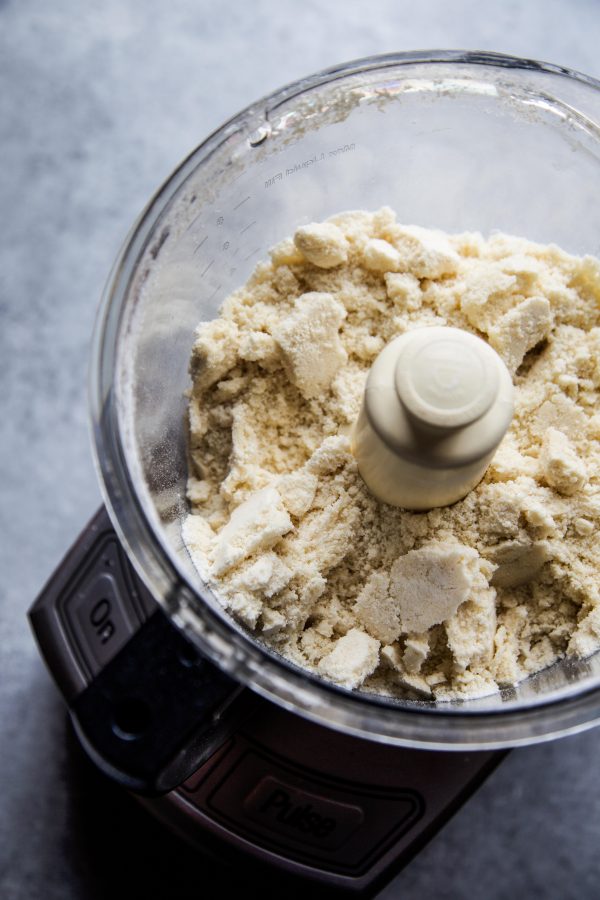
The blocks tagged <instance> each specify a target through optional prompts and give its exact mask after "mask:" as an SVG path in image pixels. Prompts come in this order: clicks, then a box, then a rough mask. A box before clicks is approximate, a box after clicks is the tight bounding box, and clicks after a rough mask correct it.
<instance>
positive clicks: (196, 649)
mask: <svg viewBox="0 0 600 900" xmlns="http://www.w3.org/2000/svg"><path fill="white" fill-rule="evenodd" d="M599 88H600V83H598V82H597V81H595V80H593V79H591V78H588V77H586V76H584V75H580V74H578V73H575V72H571V71H568V70H566V69H563V68H560V67H557V66H552V65H548V64H545V63H538V62H535V61H532V60H524V59H516V58H512V57H508V56H503V55H499V54H493V53H469V52H445V51H434V52H418V53H399V54H390V55H385V56H379V57H374V58H369V59H364V60H360V61H358V62H353V63H349V64H346V65H341V66H337V67H335V68H332V69H328V70H326V71H324V72H321V73H319V74H318V75H315V76H312V77H309V78H306V79H304V80H302V81H299V82H297V83H295V84H292V85H289V86H287V87H285V88H283V89H282V90H279V91H277V92H276V93H274V94H272V95H270V96H269V97H267V98H265V99H263V100H261V101H259V102H257V103H255V104H253V105H252V106H250V107H248V108H247V109H246V110H244V111H243V112H242V113H240V114H239V115H238V116H236V117H235V118H233V119H231V120H230V121H229V122H227V123H226V124H225V125H223V126H222V127H221V128H220V129H218V130H217V131H216V132H215V133H214V134H212V135H211V136H210V137H209V138H207V140H205V141H204V142H203V143H202V144H201V145H200V146H199V147H198V148H197V149H196V150H194V151H193V152H192V153H191V155H190V156H189V157H188V158H187V159H186V160H185V161H184V162H183V163H182V164H181V166H180V167H179V168H178V169H177V170H176V171H175V172H174V174H173V175H172V176H171V177H170V178H169V179H168V181H167V182H166V184H165V185H164V186H163V187H162V188H161V189H160V190H159V192H158V193H157V194H156V195H155V197H154V198H153V199H152V200H151V202H150V203H149V205H148V206H147V208H146V209H145V210H144V212H143V213H142V215H141V216H140V218H139V220H138V221H137V223H136V224H135V226H134V227H133V229H132V231H131V233H130V235H129V237H128V238H127V240H126V242H125V246H124V249H123V250H122V252H121V254H120V256H119V258H118V260H117V262H116V264H115V267H114V270H113V272H112V274H111V277H110V280H109V284H108V287H107V289H106V293H105V296H104V299H103V302H102V306H101V309H100V313H99V317H98V321H97V327H96V333H95V339H94V348H93V356H92V362H91V407H92V418H93V437H94V447H95V455H96V461H97V466H98V472H99V476H100V481H101V485H102V489H103V493H104V501H105V508H103V509H101V510H100V511H99V512H98V513H97V514H96V516H95V517H94V519H93V520H92V522H91V523H90V524H89V525H88V526H87V528H86V529H85V530H84V532H83V534H82V535H81V537H80V538H79V540H78V542H77V543H76V544H75V546H74V547H73V548H72V549H71V550H70V551H69V553H68V554H67V556H66V557H65V559H64V560H63V562H62V563H61V565H60V566H59V568H58V569H57V571H56V572H55V574H54V575H53V576H52V578H51V579H50V581H49V583H48V584H47V585H46V587H45V588H44V590H43V592H42V594H41V595H40V597H39V598H38V600H37V601H36V603H35V604H34V606H33V607H32V609H31V611H30V619H31V624H32V627H33V630H34V633H35V635H36V639H37V641H38V643H39V646H40V649H41V651H42V654H43V656H44V657H45V660H46V662H47V664H48V666H49V668H50V671H51V672H52V674H53V676H54V678H55V680H56V682H57V684H58V686H59V688H60V690H61V692H62V693H63V695H64V697H65V700H66V702H67V704H68V706H69V710H70V713H71V717H72V721H73V723H74V726H75V729H76V731H77V733H78V735H79V737H80V740H81V742H82V744H83V746H84V747H85V749H86V750H87V752H88V753H89V754H90V756H91V757H92V759H93V760H94V761H95V762H96V763H97V764H98V765H99V767H100V768H101V769H102V770H103V771H104V772H105V773H107V774H108V775H109V776H111V777H113V778H114V779H116V780H117V781H118V782H120V783H121V784H123V785H124V786H125V787H126V788H129V789H131V790H133V791H134V792H136V793H138V794H140V795H144V799H143V801H142V802H144V803H145V804H146V805H147V806H148V808H149V809H151V810H152V811H153V812H154V813H156V814H157V815H158V816H159V817H160V818H162V819H163V820H164V821H165V822H167V823H168V824H169V825H170V826H171V827H172V828H174V829H175V830H176V831H178V832H179V833H181V834H182V835H184V836H186V837H187V838H188V839H190V840H192V841H196V842H197V843H198V845H200V846H202V845H203V843H204V840H205V838H207V837H208V836H209V835H210V836H212V837H216V838H217V839H219V841H220V842H221V844H222V846H224V847H229V848H232V849H234V850H236V851H240V852H242V853H243V854H246V855H247V856H249V857H252V858H254V859H255V860H260V861H261V862H263V863H266V864H268V865H270V866H274V867H276V868H278V869H280V870H283V871H285V872H287V873H291V874H293V875H296V876H301V877H304V878H307V879H312V880H313V882H320V883H322V884H323V885H326V886H327V888H328V889H331V890H334V889H341V890H343V891H346V892H348V893H350V894H354V895H359V896H368V895H372V894H373V892H374V891H376V890H377V889H379V887H380V886H381V885H382V884H383V883H385V881H386V880H388V879H389V878H390V877H391V874H392V873H393V872H395V871H397V869H398V868H399V867H400V866H401V865H402V864H404V863H405V862H406V861H407V860H408V859H410V857H411V856H412V855H413V854H414V853H415V852H416V851H417V850H418V848H419V847H420V846H422V844H423V843H424V842H425V841H426V840H427V839H428V838H429V837H430V836H431V835H432V834H433V833H435V831H436V829H437V828H438V827H439V826H440V824H441V823H442V822H443V821H445V820H446V819H447V817H448V816H449V815H450V814H451V812H452V811H453V810H454V809H456V807H457V806H458V805H459V804H460V802H461V801H462V800H463V799H464V798H465V797H466V796H468V795H469V793H470V792H471V791H472V790H474V789H475V788H476V787H477V785H478V784H479V783H480V782H481V780H482V779H483V778H484V777H485V776H486V775H487V773H488V772H489V771H491V770H492V769H493V767H494V766H495V765H496V764H497V763H498V761H499V760H500V759H501V757H502V754H503V752H505V749H506V748H508V747H514V746H519V745H523V744H528V743H532V742H535V741H542V740H549V739H552V738H555V737H558V736H560V735H564V734H568V733H574V732H577V731H579V730H582V729H584V728H588V727H591V726H592V725H594V724H596V722H597V721H598V720H599V719H600V655H599V654H596V655H595V656H593V657H591V658H589V659H586V660H571V659H570V660H563V661H561V662H560V663H557V664H555V665H553V666H551V667H550V668H548V669H546V670H544V671H542V672H539V673H538V674H537V675H534V676H532V677H530V678H528V679H527V680H526V681H524V682H522V683H521V684H519V685H517V686H516V687H510V688H505V689H503V690H502V691H500V692H499V693H497V694H494V695H491V696H487V697H480V698H477V699H472V700H462V701H451V702H443V703H436V702H435V701H426V700H415V699H409V698H407V699H391V698H386V697H382V696H377V695H373V694H367V693H364V692H360V691H349V690H346V689H344V688H341V687H338V686H336V685H333V684H330V683H329V682H327V681H325V680H323V679H321V678H319V677H318V676H316V675H314V674H312V673H310V672H308V671H306V670H303V669H300V668H298V667H296V666H294V665H293V664H292V663H290V662H288V661H287V660H285V659H283V658H282V657H280V656H278V655H277V654H276V653H275V652H274V651H273V650H272V649H270V648H268V647H267V646H265V645H264V644H262V643H260V642H259V641H258V640H257V639H256V638H255V637H254V636H253V635H252V634H250V633H249V632H248V631H246V630H245V629H244V628H243V627H242V626H241V625H239V624H238V623H237V622H235V621H234V620H233V619H232V618H231V617H230V616H229V615H228V614H227V613H226V612H225V610H224V609H223V608H222V606H221V605H220V604H219V602H218V600H217V599H216V598H215V597H214V596H213V595H212V593H211V592H210V590H208V588H207V587H206V586H205V585H204V584H203V583H202V582H201V580H200V578H199V576H198V574H197V573H196V571H195V569H194V568H193V566H192V564H191V561H190V559H189V557H188V555H187V552H186V549H185V547H184V545H183V542H182V538H181V523H182V521H183V518H184V517H185V516H186V515H187V502H186V497H185V485H186V477H187V456H186V440H185V439H186V429H185V424H184V422H185V414H186V408H187V399H186V390H187V389H188V387H189V384H190V382H189V376H188V361H189V357H190V351H191V347H192V343H193V339H194V329H195V327H196V325H197V324H198V322H199V321H200V320H208V319H211V318H214V317H215V316H216V315H217V313H218V310H219V307H220V305H221V304H222V302H223V301H224V299H225V298H226V297H227V296H228V294H229V293H231V291H233V290H234V289H235V288H237V287H238V286H240V285H241V284H243V283H244V282H245V280H246V279H247V277H248V276H249V274H250V272H251V271H252V269H253V268H254V266H255V265H256V264H257V263H258V262H259V261H260V260H262V259H264V258H266V256H267V251H268V249H269V248H270V247H271V246H272V245H274V244H275V243H277V242H278V241H280V240H281V239H282V238H283V237H285V236H287V235H290V234H292V233H293V232H294V230H295V229H296V228H297V227H298V225H301V224H305V223H308V222H311V221H321V220H323V219H326V218H327V217H328V216H331V215H333V214H334V213H338V212H341V211H344V210H350V209H369V210H374V209H377V208H379V207H381V206H384V205H388V206H391V207H392V208H393V209H395V210H396V212H397V214H398V219H399V220H400V221H402V222H406V223H415V224H418V225H422V226H425V227H431V228H437V229H442V230H444V231H448V232H460V231H481V232H483V233H484V234H486V235H487V234H489V233H490V232H493V231H495V230H497V231H503V232H507V233H510V234H517V235H522V236H524V237H527V238H528V239H530V240H534V241H538V242H541V243H556V244H558V245H560V246H561V247H562V248H564V249H565V250H567V251H568V252H571V253H575V254H585V253H592V254H595V255H598V254H599V253H600V245H599V238H598V236H599V235H600V208H599V206H598V203H597V199H596V198H597V195H598V188H599V187H600V131H599V127H600V90H599Z"/></svg>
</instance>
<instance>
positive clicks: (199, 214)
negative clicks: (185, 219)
mask: <svg viewBox="0 0 600 900" xmlns="http://www.w3.org/2000/svg"><path fill="white" fill-rule="evenodd" d="M201 215H202V213H201V212H199V213H198V215H197V216H194V218H193V219H192V221H191V222H190V224H189V225H188V226H187V228H186V229H185V230H186V233H187V232H188V231H190V229H191V228H192V227H193V226H194V225H195V224H196V222H197V221H198V219H199V218H200V216H201Z"/></svg>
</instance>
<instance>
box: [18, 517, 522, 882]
mask: <svg viewBox="0 0 600 900" xmlns="http://www.w3.org/2000/svg"><path fill="white" fill-rule="evenodd" d="M155 615H156V604H155V601H154V600H153V599H152V597H151V596H150V595H149V594H148V592H147V590H146V589H145V587H144V586H143V584H142V583H141V582H140V580H139V579H138V577H137V575H136V574H135V572H134V571H133V569H132V568H131V566H130V564H129V562H128V560H127V557H126V555H125V553H124V551H123V549H122V547H121V546H120V544H119V541H118V538H117V536H116V534H115V532H114V531H113V529H112V525H111V523H110V520H109V518H108V515H107V513H106V511H105V510H104V509H102V510H100V511H99V512H98V513H97V515H96V516H95V517H94V519H93V520H92V522H90V524H89V525H88V527H87V529H86V530H85V531H84V533H83V534H82V536H81V537H80V539H79V540H78V542H77V543H76V544H75V545H74V547H73V548H72V549H71V551H70V552H69V553H68V554H67V556H66V557H65V559H64V560H63V562H62V563H61V565H60V566H59V568H58V569H57V571H56V572H55V573H54V575H53V576H52V578H51V579H50V581H49V582H48V584H47V585H46V587H45V588H44V590H43V592H42V594H41V595H40V597H39V598H38V599H37V601H36V603H35V604H34V606H33V607H32V609H31V611H30V619H31V623H32V627H33V630H34V633H35V635H36V638H37V641H38V643H39V645H40V649H41V651H42V654H43V656H44V658H45V660H46V663H47V665H48V667H49V669H50V671H51V673H52V675H53V677H54V679H55V681H56V682H57V684H58V687H59V688H60V690H61V692H62V693H63V696H64V697H65V699H66V701H67V703H68V704H69V706H70V709H71V711H72V714H75V718H76V717H77V716H76V711H77V710H78V709H79V708H80V707H81V698H82V697H85V696H86V691H87V690H88V689H89V688H90V686H91V685H92V684H97V683H98V675H99V673H100V672H102V671H103V670H105V669H106V670H107V667H109V664H112V667H113V668H114V667H115V666H116V665H118V664H119V654H120V653H121V655H122V651H123V648H124V646H125V644H127V642H128V641H129V639H130V638H131V636H132V635H134V634H136V633H137V632H140V631H141V629H142V628H143V627H144V626H145V625H147V624H148V622H150V621H151V619H152V618H153V617H154V616H155ZM152 662H153V660H150V663H151V664H152ZM89 696H90V695H88V704H89ZM91 696H94V697H95V698H96V699H97V697H98V696H99V695H98V693H96V695H91ZM231 709H232V710H234V714H233V715H234V725H233V727H232V726H231V725H230V727H223V728H222V729H221V731H220V732H219V734H220V739H219V740H213V741H212V743H211V744H210V749H209V750H208V751H206V750H205V752H204V756H203V758H204V761H203V762H202V764H201V765H200V766H199V767H198V768H197V769H196V770H195V771H194V772H193V774H192V775H191V776H189V777H187V778H186V780H185V781H184V782H183V783H182V784H180V785H179V786H178V787H176V788H175V789H173V790H170V791H169V792H167V793H165V794H163V795H162V796H160V797H152V798H141V802H142V803H143V804H144V805H145V806H146V808H147V809H148V810H150V811H151V812H152V813H153V814H155V815H156V816H158V817H159V818H160V819H161V820H162V821H163V822H165V823H166V824H167V825H168V826H169V827H170V828H172V829H173V830H175V831H176V832H177V833H178V834H180V835H181V836H182V837H184V838H185V839H187V840H189V841H190V842H192V843H193V844H195V845H197V846H199V847H201V848H203V849H206V848H207V847H210V848H211V849H212V850H213V852H214V849H215V848H217V852H218V848H219V847H222V848H226V852H227V855H228V859H229V861H230V860H231V855H232V854H234V855H236V854H239V855H240V857H241V860H243V861H240V866H248V867H249V869H250V868H256V867H259V869H263V868H264V867H265V866H267V867H269V871H271V872H273V871H274V870H279V872H280V873H281V877H286V876H290V875H293V876H296V877H299V878H303V879H308V880H310V882H312V883H313V885H315V884H316V883H320V884H321V885H322V886H323V888H327V890H328V896H331V894H332V891H335V890H336V889H337V890H339V891H341V892H343V893H347V894H351V895H354V896H362V897H366V896H374V894H375V893H376V892H377V891H378V890H379V889H380V888H381V887H382V886H383V885H384V884H385V883H387V882H388V881H389V880H390V879H391V878H392V877H393V876H394V875H395V874H396V873H397V872H398V871H399V869H401V868H402V867H403V866H404V865H405V864H406V863H407V862H408V861H409V860H410V859H411V858H412V857H413V856H414V855H415V854H416V853H417V852H418V850H419V849H420V848H421V847H422V846H423V845H424V844H425V843H426V842H427V841H428V840H429V839H430V838H431V837H432V836H433V835H434V834H435V833H436V832H437V831H438V830H439V828H440V827H441V826H442V825H443V824H444V823H445V822H446V821H447V820H448V818H449V817H450V816H451V815H452V814H453V813H454V812H455V811H456V810H457V809H458V808H459V807H460V806H461V804H462V803H463V802H464V801H465V800H466V799H467V798H468V797H469V796H470V795H471V793H472V792H473V791H474V790H475V789H476V788H477V787H478V786H479V785H480V784H481V783H482V781H483V780H484V779H485V778H486V777H487V775H488V774H489V773H490V772H491V771H493V769H494V768H495V767H496V766H497V765H498V763H499V762H500V761H501V760H502V758H503V757H504V755H505V751H487V752H475V753H465V752H439V751H424V750H412V749H405V748H402V747H397V746H390V745H386V744H383V743H377V742H374V741H369V740H365V739H364V738H359V737H354V736H352V735H347V734H342V733H340V732H337V731H332V730H331V729H328V728H325V727H323V726H322V725H318V724H315V723H313V722H309V721H306V720H304V719H302V718H300V717H299V716H298V715H296V714H292V713H290V712H288V711H286V710H284V709H282V708H280V707H278V706H276V705H275V704H273V703H270V702H268V701H266V700H264V699H262V698H259V697H258V696H256V695H255V694H253V693H252V692H251V691H249V690H247V689H246V690H241V692H240V693H238V694H237V696H236V697H235V700H234V702H233V703H232V704H231ZM99 716H100V713H99ZM223 719H227V715H225V716H223ZM115 730H116V731H117V732H118V731H119V725H118V723H117V724H116V725H115ZM130 737H132V736H131V735H130ZM130 743H132V744H133V743H135V741H134V740H133V737H132V740H131V741H130ZM84 745H85V746H86V749H87V750H88V752H89V753H90V754H91V755H92V758H96V756H97V750H96V748H95V747H93V746H90V744H89V739H88V740H87V741H84ZM104 769H105V771H107V768H106V766H105V767H104ZM114 774H115V777H117V780H119V773H114ZM121 780H122V781H123V779H121Z"/></svg>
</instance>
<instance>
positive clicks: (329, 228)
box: [294, 222, 348, 269]
mask: <svg viewBox="0 0 600 900" xmlns="http://www.w3.org/2000/svg"><path fill="white" fill-rule="evenodd" d="M294 244H295V245H296V247H297V248H298V250H300V252H301V253H302V255H303V256H304V258H305V259H307V260H308V262H310V263H312V264H313V265H314V266H318V267H319V268H320V269H333V268H334V267H335V266H339V265H341V264H342V263H345V262H346V260H347V259H348V241H347V240H346V238H345V237H344V234H343V232H341V231H340V229H339V228H338V227H337V226H336V225H332V223H331V222H313V223H312V224H310V225H302V226H301V227H300V228H298V229H297V230H296V234H295V235H294Z"/></svg>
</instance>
